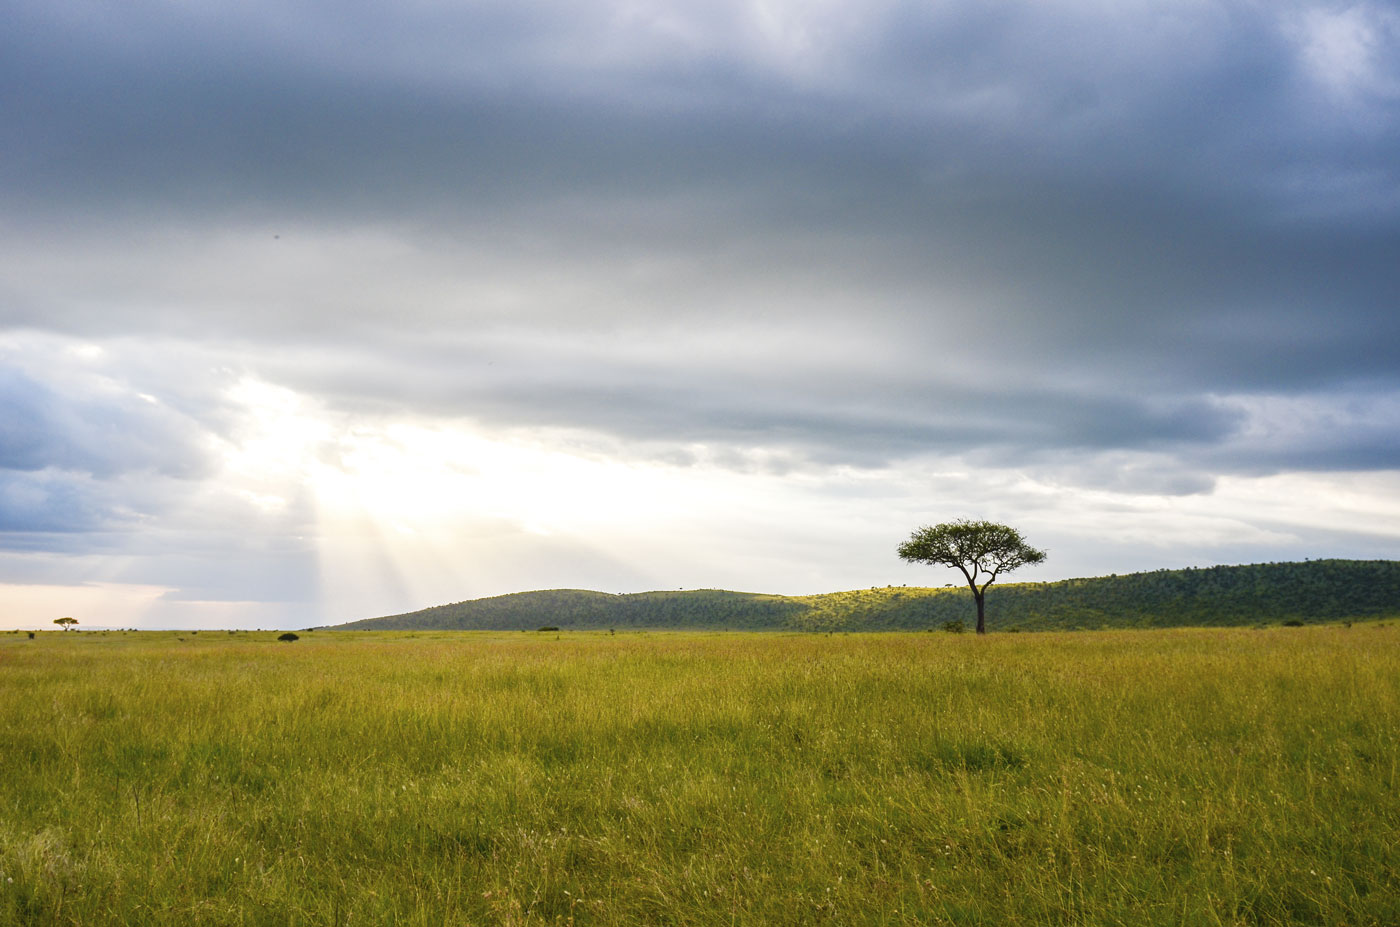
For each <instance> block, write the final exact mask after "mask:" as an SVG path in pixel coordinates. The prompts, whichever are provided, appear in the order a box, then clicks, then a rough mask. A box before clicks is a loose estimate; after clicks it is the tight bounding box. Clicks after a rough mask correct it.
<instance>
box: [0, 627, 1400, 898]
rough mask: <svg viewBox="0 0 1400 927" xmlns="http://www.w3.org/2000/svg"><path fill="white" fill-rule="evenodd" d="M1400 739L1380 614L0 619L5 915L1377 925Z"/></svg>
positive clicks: (1398, 692) (1387, 872)
mask: <svg viewBox="0 0 1400 927" xmlns="http://www.w3.org/2000/svg"><path fill="white" fill-rule="evenodd" d="M180 637H184V638H185V639H184V640H180V639H179V638H180ZM1397 729H1400V635H1398V634H1397V630H1396V629H1395V628H1394V627H1385V626H1380V625H1376V624H1369V625H1366V624H1359V625H1356V626H1354V627H1351V628H1342V627H1312V628H1299V629H1272V630H1264V631H1252V630H1179V631H1153V632H1100V633H1085V634H1079V635H1039V634H1020V635H1002V636H997V635H993V636H991V637H988V638H984V639H978V638H976V637H974V636H972V635H950V634H936V635H930V634H871V635H833V636H827V635H791V634H738V633H732V634H719V633H714V634H699V633H697V634H686V633H648V634H623V633H619V634H617V635H609V634H607V633H606V632H603V633H596V632H572V633H571V632H564V633H561V634H557V635H556V634H554V633H550V634H548V635H543V634H534V633H530V634H524V633H519V632H503V633H488V632H482V633H475V632H473V633H461V632H459V633H453V632H439V633H425V632H419V633H416V634H410V633H352V632H325V631H320V632H315V633H312V634H304V635H303V636H302V639H301V640H299V641H297V642H294V643H278V642H276V641H274V640H273V634H271V633H267V634H260V635H257V634H237V635H228V634H223V633H219V634H209V633H205V634H201V635H197V636H195V635H175V634H153V633H142V634H131V635H125V636H123V635H117V634H112V635H106V636H103V635H95V634H67V635H62V634H59V633H57V632H54V633H47V634H41V635H40V636H39V639H37V640H34V641H29V640H27V639H23V638H22V637H21V636H19V635H14V636H0V764H3V765H2V766H0V772H2V773H3V774H0V873H3V876H0V923H3V924H26V925H28V924H85V925H94V924H128V923H153V924H263V923H267V924H346V923H351V924H353V923H400V924H443V923H453V924H457V923H462V924H536V923H538V924H546V923H576V924H637V923H647V924H696V925H700V924H730V923H740V924H812V923H833V924H906V923H907V924H939V923H948V924H1002V923H1010V922H1019V923H1044V924H1080V923H1083V924H1091V923H1092V924H1125V925H1126V924H1164V925H1165V924H1173V925H1175V924H1293V923H1316V924H1340V923H1346V924H1389V923H1400V877H1397V875H1396V873H1397V872H1400V798H1397V797H1396V785H1397V782H1396V779H1397V768H1398V767H1400V747H1397V740H1396V738H1395V736H1394V731H1396V730H1397ZM10 880H13V881H10Z"/></svg>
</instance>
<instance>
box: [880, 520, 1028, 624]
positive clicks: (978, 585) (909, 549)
mask: <svg viewBox="0 0 1400 927" xmlns="http://www.w3.org/2000/svg"><path fill="white" fill-rule="evenodd" d="M899 556H900V558H901V559H903V560H907V561H909V562H910V563H927V564H930V565H933V566H950V567H957V568H958V569H959V570H961V571H962V575H963V576H966V577H967V585H968V587H969V588H970V589H971V590H972V598H973V599H974V600H975V601H976V602H977V633H978V634H986V633H987V617H986V615H987V587H988V586H990V585H991V584H992V583H994V582H995V581H996V578H997V577H998V576H1000V575H1001V574H1002V573H1009V572H1011V571H1012V570H1014V569H1016V568H1017V567H1022V566H1026V565H1027V564H1032V563H1040V562H1041V561H1043V560H1044V559H1045V551H1043V550H1036V549H1035V548H1034V547H1031V546H1030V545H1029V544H1027V543H1026V542H1025V540H1024V539H1023V538H1022V537H1021V532H1019V531H1017V530H1016V529H1015V528H1011V527H1008V526H1006V525H998V524H996V523H995V522H990V521H969V520H966V519H961V520H959V521H951V522H946V523H944V524H941V525H933V526H931V527H923V528H920V529H918V530H917V531H915V532H914V533H913V534H912V535H910V537H909V540H907V541H905V542H904V543H903V544H901V545H899Z"/></svg>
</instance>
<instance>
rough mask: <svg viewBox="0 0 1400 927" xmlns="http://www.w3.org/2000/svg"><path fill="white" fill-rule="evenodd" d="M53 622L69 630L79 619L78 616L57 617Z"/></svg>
mask: <svg viewBox="0 0 1400 927" xmlns="http://www.w3.org/2000/svg"><path fill="white" fill-rule="evenodd" d="M53 623H54V624H56V625H58V626H59V627H60V628H62V629H63V630H65V631H67V630H68V629H70V628H72V627H73V625H75V624H77V623H78V619H76V618H55V619H54V620H53Z"/></svg>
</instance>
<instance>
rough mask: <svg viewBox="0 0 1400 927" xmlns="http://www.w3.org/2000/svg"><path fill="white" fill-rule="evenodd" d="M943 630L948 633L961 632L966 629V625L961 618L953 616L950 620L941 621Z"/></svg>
mask: <svg viewBox="0 0 1400 927" xmlns="http://www.w3.org/2000/svg"><path fill="white" fill-rule="evenodd" d="M943 630H945V631H947V632H948V633H949V634H961V633H963V632H964V631H966V630H967V625H965V624H963V621H962V619H961V618H954V619H952V620H951V621H945V622H943Z"/></svg>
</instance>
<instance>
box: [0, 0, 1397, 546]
mask: <svg viewBox="0 0 1400 927" xmlns="http://www.w3.org/2000/svg"><path fill="white" fill-rule="evenodd" d="M6 21H7V23H8V25H7V28H6V29H5V30H4V31H3V33H0V88H3V92H0V134H2V137H3V148H4V151H5V167H4V170H3V172H0V209H3V213H4V215H5V218H3V219H0V252H3V256H0V326H2V327H3V328H4V329H8V330H11V331H15V332H22V333H34V332H39V333H43V332H51V333H57V334H58V335H61V336H64V337H69V338H79V339H91V340H94V341H98V342H103V343H105V342H108V341H121V342H123V343H125V344H128V345H130V344H134V343H139V342H140V341H141V340H142V339H147V338H157V337H158V338H161V339H164V342H165V343H167V344H171V343H173V344H187V345H190V346H192V348H197V351H196V352H195V353H197V354H198V356H199V357H200V358H202V359H207V360H208V364H206V365H205V366H203V367H192V366H190V365H188V364H184V363H178V362H176V361H174V360H172V359H171V358H172V357H173V356H175V355H178V354H179V351H178V350H176V351H174V352H170V351H166V352H164V353H162V354H161V357H162V358H163V359H162V360H160V361H159V362H157V361H151V362H149V363H148V364H145V365H144V366H143V362H142V361H141V360H139V359H138V358H139V352H127V354H126V355H125V356H126V357H127V363H126V366H124V367H123V369H122V370H121V371H120V372H119V373H114V375H115V376H117V377H118V378H119V379H121V381H122V383H124V384H125V385H126V386H127V387H129V390H128V395H127V396H126V398H124V399H120V400H117V399H110V398H109V399H103V398H100V395H99V394H94V393H91V392H89V391H87V390H86V389H83V390H72V391H68V392H65V391H64V390H63V389H62V387H61V383H60V382H59V381H58V380H57V379H56V375H55V374H54V373H53V372H52V371H49V372H45V371H42V370H36V369H35V368H34V367H33V366H23V367H20V366H14V367H13V368H12V369H10V370H7V371H0V374H3V375H2V376H0V391H3V393H4V400H5V403H6V409H7V415H6V419H5V422H4V423H3V424H0V476H2V477H3V480H4V484H3V486H4V488H3V492H4V496H3V498H4V499H5V500H6V501H5V505H4V516H3V518H4V521H3V526H4V530H6V531H11V532H24V531H40V530H44V531H81V530H86V529H92V528H95V527H97V526H99V525H102V524H105V523H107V522H109V521H110V520H111V519H112V518H116V517H117V513H119V512H121V511H123V506H127V508H129V507H130V506H129V503H127V502H124V501H122V499H125V498H127V497H126V495H125V490H123V491H122V492H121V493H117V492H116V491H115V490H112V491H111V493H108V491H107V490H104V489H102V488H101V487H103V486H108V487H109V488H110V487H111V486H115V485H116V483H115V482H114V481H116V480H118V479H119V478H120V477H122V476H123V475H127V474H131V473H133V472H145V473H150V474H154V475H155V476H156V477H158V478H159V479H162V480H167V481H174V482H175V483H178V482H179V481H189V480H192V479H193V478H195V477H197V476H198V475H199V474H200V473H201V472H202V471H201V469H200V468H201V466H202V464H201V453H203V451H201V447H202V445H201V441H202V440H204V439H203V437H202V436H205V435H210V434H212V435H219V434H222V433H223V432H224V431H225V430H226V429H227V428H228V427H229V426H228V422H227V420H226V412H225V410H222V409H221V407H220V400H219V399H218V395H219V386H220V385H221V384H226V383H227V382H228V380H229V378H230V377H231V376H232V375H233V374H236V373H237V372H239V371H251V372H255V373H257V374H259V375H261V376H264V377H266V378H268V379H270V380H273V381H274V382H278V383H283V384H286V385H288V386H291V387H294V388H296V389H298V390H301V391H304V392H306V393H310V394H314V395H316V396H319V397H321V398H322V399H323V400H324V401H326V402H327V403H329V404H330V405H331V406H333V407H334V408H337V409H340V410H344V411H349V412H355V413H358V414H373V415H382V416H389V417H392V416H393V415H396V414H397V415H403V414H413V415H434V416H441V417H444V418H468V419H472V420H476V421H478V422H483V423H486V424H490V425H493V426H497V427H513V426H528V425H539V426H567V427H571V428H579V429H585V430H592V431H594V432H597V433H599V434H601V435H603V436H605V437H606V438H609V439H614V440H617V441H619V442H622V443H623V444H625V445H627V446H629V447H632V448H634V449H636V452H637V453H648V454H656V455H658V456H659V457H662V458H665V459H672V460H677V461H680V460H684V459H688V458H687V455H693V454H694V453H697V452H696V451H695V446H696V445H706V446H708V447H709V448H710V451H711V452H712V453H713V454H714V455H715V456H714V457H713V458H712V459H715V460H721V459H726V458H725V457H724V454H726V453H732V455H733V459H734V460H736V461H741V460H745V459H748V458H746V457H745V455H746V454H747V453H749V452H751V451H754V450H756V449H775V450H777V451H780V452H781V455H784V456H782V459H785V460H789V461H790V464H791V465H792V466H808V465H811V466H823V465H828V464H832V463H850V464H856V465H861V466H878V465H883V464H887V463H889V462H891V461H896V460H900V459H908V458H915V457H920V456H924V455H963V456H966V457H968V458H969V459H977V460H984V461H989V462H994V463H1000V464H1003V465H1005V464H1008V463H1010V464H1015V463H1018V462H1022V463H1025V464H1026V465H1028V466H1032V465H1035V466H1044V467H1047V468H1049V470H1047V472H1050V471H1051V470H1054V471H1055V472H1060V473H1063V474H1066V475H1070V476H1072V475H1073V474H1074V473H1076V472H1077V473H1078V474H1079V477H1078V478H1079V479H1081V480H1084V481H1088V482H1092V483H1095V484H1098V485H1103V486H1105V487H1111V488H1117V489H1124V490H1143V491H1151V492H1163V493H1177V492H1198V491H1203V490H1206V489H1208V488H1209V487H1210V486H1211V484H1212V480H1213V478H1214V477H1216V476H1218V475H1219V474H1222V473H1231V472H1234V473H1268V472H1276V471H1280V470H1288V469H1310V470H1356V469H1394V468H1396V467H1397V466H1400V447H1397V444H1396V441H1395V438H1394V435H1396V434H1397V433H1400V406H1397V402H1396V397H1397V396H1400V312H1397V311H1396V309H1397V306H1400V270H1397V266H1400V260H1397V255H1400V118H1397V116H1400V17H1397V14H1396V13H1395V12H1394V11H1393V9H1392V8H1391V7H1390V6H1388V5H1383V4H1378V3H1359V4H1351V5H1336V4H1323V3H1306V2H1296V3H1283V4H1256V3H1249V2H1243V0H1241V2H1225V3H1209V2H1200V3H1185V4H1183V3H1170V4H1165V3H1150V2H1149V3H1140V4H1126V5H1121V6H1118V7H1105V6H1104V5H1102V4H1087V3H1075V2H1056V3H1036V4H994V5H988V4H976V3H952V4H939V5H933V6H930V5H927V4H914V3H885V4H874V5H869V6H866V5H862V6H861V7H859V8H856V7H851V8H850V9H849V10H848V9H846V8H843V7H840V6H839V5H836V6H832V7H830V8H829V9H820V8H818V9H807V8H802V9H799V8H798V7H797V6H793V7H791V8H787V7H784V6H783V5H781V4H767V5H763V6H761V7H760V6H751V5H748V4H744V3H716V4H709V5H696V4H689V3H676V4H670V5H667V4H653V5H650V6H639V5H636V4H592V5H584V6H582V7H580V6H578V5H575V4H563V3H547V2H546V3H538V2H537V3H487V4H473V5H468V6H465V7H457V6H454V5H441V4H418V5H408V6H402V5H401V6H398V7H394V8H393V9H392V11H391V10H390V9H389V8H382V7H380V6H379V5H376V4H368V3H348V4H347V3H336V4H297V5H295V8H288V7H287V5H285V4H257V3H252V4H237V5H218V4H215V5H176V4H168V3H161V2H143V3H131V4H122V5H119V6H111V5H107V4H98V3H62V4H54V3H22V2H12V3H9V4H7V13H6ZM214 367H220V368H222V369H223V370H224V372H218V371H214V372H211V370H212V369H213V368H214ZM229 371H232V373H229ZM142 391H146V392H149V393H150V394H152V395H155V396H157V397H158V398H159V399H160V404H159V405H150V404H147V403H143V402H142V401H140V400H135V399H131V398H130V394H134V393H135V392H142ZM1119 453H1133V454H1144V455H1150V456H1151V459H1152V463H1151V465H1150V466H1148V465H1143V466H1142V467H1138V468H1124V467H1117V468H1114V467H1111V466H1109V465H1107V464H1105V463H1104V461H1107V460H1113V459H1116V458H1114V457H1113V456H1112V455H1114V454H1119ZM1067 461H1068V463H1067ZM172 485H174V484H172ZM94 487H97V488H94ZM104 494H105V495H104ZM118 497H120V498H118Z"/></svg>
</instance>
